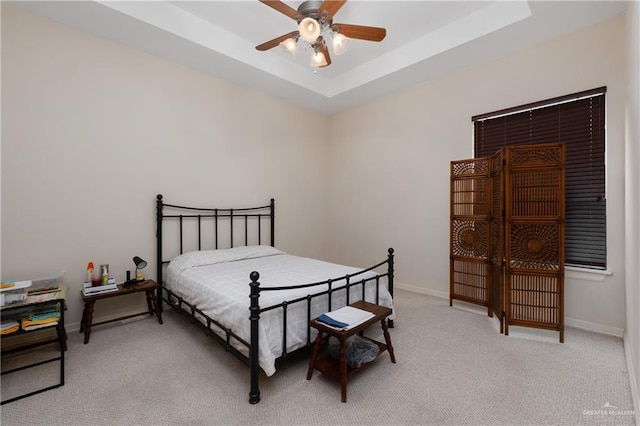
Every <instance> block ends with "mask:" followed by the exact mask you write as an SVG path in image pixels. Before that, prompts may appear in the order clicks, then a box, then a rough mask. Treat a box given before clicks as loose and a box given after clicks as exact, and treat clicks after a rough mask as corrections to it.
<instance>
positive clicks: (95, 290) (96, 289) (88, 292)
mask: <svg viewBox="0 0 640 426" xmlns="http://www.w3.org/2000/svg"><path fill="white" fill-rule="evenodd" d="M116 290H118V284H116V281H115V279H114V278H109V283H108V284H104V285H96V286H94V285H92V284H91V283H84V288H83V289H82V294H84V295H85V296H92V295H94V294H102V293H109V292H111V291H116Z"/></svg>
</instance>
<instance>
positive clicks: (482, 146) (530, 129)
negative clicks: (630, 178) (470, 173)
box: [472, 87, 607, 269]
mask: <svg viewBox="0 0 640 426" xmlns="http://www.w3.org/2000/svg"><path fill="white" fill-rule="evenodd" d="M605 92H606V87H601V88H598V89H594V90H589V91H585V92H580V93H574V94H572V95H567V96H562V97H559V98H554V99H549V100H546V101H541V102H536V103H533V104H528V105H522V106H519V107H514V108H509V109H505V110H501V111H496V112H492V113H487V114H482V115H478V116H475V117H472V121H473V123H474V156H475V157H476V158H478V157H488V156H491V155H493V154H494V153H495V152H496V151H498V150H499V149H501V148H502V147H504V146H506V145H524V144H536V143H547V142H564V143H565V144H566V163H567V164H566V179H565V187H566V203H565V211H566V227H565V264H566V265H567V266H578V267H584V268H594V269H606V266H607V264H606V261H607V247H606V216H607V212H606V210H607V209H606V197H605V140H604V133H605V132H604V130H605Z"/></svg>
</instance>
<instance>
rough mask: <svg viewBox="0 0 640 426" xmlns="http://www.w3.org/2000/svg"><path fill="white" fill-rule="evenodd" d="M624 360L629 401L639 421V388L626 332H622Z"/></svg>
mask: <svg viewBox="0 0 640 426" xmlns="http://www.w3.org/2000/svg"><path fill="white" fill-rule="evenodd" d="M622 340H623V342H624V358H625V359H626V361H627V371H628V372H629V384H630V385H631V400H632V401H633V411H634V413H635V415H636V421H639V420H640V387H639V386H638V381H637V380H636V377H637V376H636V372H635V370H634V368H633V361H632V359H633V358H632V354H631V348H630V347H629V336H627V331H626V330H625V332H624V337H623V339H622Z"/></svg>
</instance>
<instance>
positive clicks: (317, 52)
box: [256, 0, 387, 68]
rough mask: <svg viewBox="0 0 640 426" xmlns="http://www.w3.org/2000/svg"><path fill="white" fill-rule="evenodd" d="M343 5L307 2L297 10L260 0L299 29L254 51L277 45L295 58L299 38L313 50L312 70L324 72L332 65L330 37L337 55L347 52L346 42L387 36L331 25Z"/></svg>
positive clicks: (335, 1) (336, 0) (341, 2)
mask: <svg viewBox="0 0 640 426" xmlns="http://www.w3.org/2000/svg"><path fill="white" fill-rule="evenodd" d="M346 1H347V0H324V1H322V0H308V1H305V2H303V3H302V4H300V6H299V7H298V9H297V10H296V9H294V8H292V7H290V6H288V5H286V4H285V3H283V2H281V1H279V0H260V2H261V3H264V4H266V5H267V6H269V7H271V8H273V9H275V10H277V11H278V12H280V13H282V14H284V15H287V16H288V17H290V18H292V19H294V20H295V21H296V22H297V23H298V29H297V30H296V31H291V32H290V33H287V34H283V35H281V36H280V37H276V38H274V39H273V40H269V41H267V42H265V43H262V44H260V45H258V46H256V49H257V50H260V51H265V50H269V49H271V48H273V47H276V46H278V45H280V46H281V47H282V48H283V49H284V50H285V51H286V52H287V53H289V54H291V55H292V56H295V53H296V48H297V43H298V40H299V39H300V38H302V39H303V40H304V41H305V42H307V43H308V46H309V47H310V48H311V49H313V53H312V56H311V66H314V67H318V68H323V67H326V66H329V65H331V56H330V55H329V49H328V48H327V36H329V35H330V36H331V39H332V44H333V51H334V53H335V54H336V55H340V54H342V53H344V52H345V51H346V49H347V47H348V45H349V38H355V39H359V40H368V41H382V40H383V39H384V37H385V36H386V35H387V30H386V29H384V28H379V27H365V26H362V25H352V24H335V23H333V17H334V16H335V14H336V13H337V12H338V10H340V8H341V7H342V6H343V5H344V4H345V3H346Z"/></svg>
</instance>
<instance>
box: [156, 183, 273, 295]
mask: <svg viewBox="0 0 640 426" xmlns="http://www.w3.org/2000/svg"><path fill="white" fill-rule="evenodd" d="M274 214H275V201H274V199H273V198H272V199H271V202H270V203H269V204H268V205H266V206H259V207H247V208H233V209H225V208H203V207H187V206H178V205H175V204H167V203H165V202H164V201H163V199H162V194H158V195H157V197H156V248H157V277H158V283H159V284H160V285H161V286H162V285H163V281H162V266H163V265H164V264H165V263H169V261H170V260H171V259H164V258H163V256H167V252H166V251H165V250H163V244H164V243H165V241H164V239H163V238H164V237H165V234H164V233H163V231H166V230H167V229H170V228H165V227H167V226H171V225H173V226H175V228H173V229H172V230H173V231H174V234H173V237H174V238H173V240H172V241H171V244H175V245H176V247H174V249H173V250H172V253H173V255H179V254H182V253H184V252H187V251H195V250H204V249H218V248H230V247H234V246H239V245H245V246H247V245H251V244H257V245H260V244H269V245H271V246H274V245H275V233H274V227H275V220H274V218H275V215H274ZM264 222H267V223H264ZM172 257H173V256H172Z"/></svg>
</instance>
